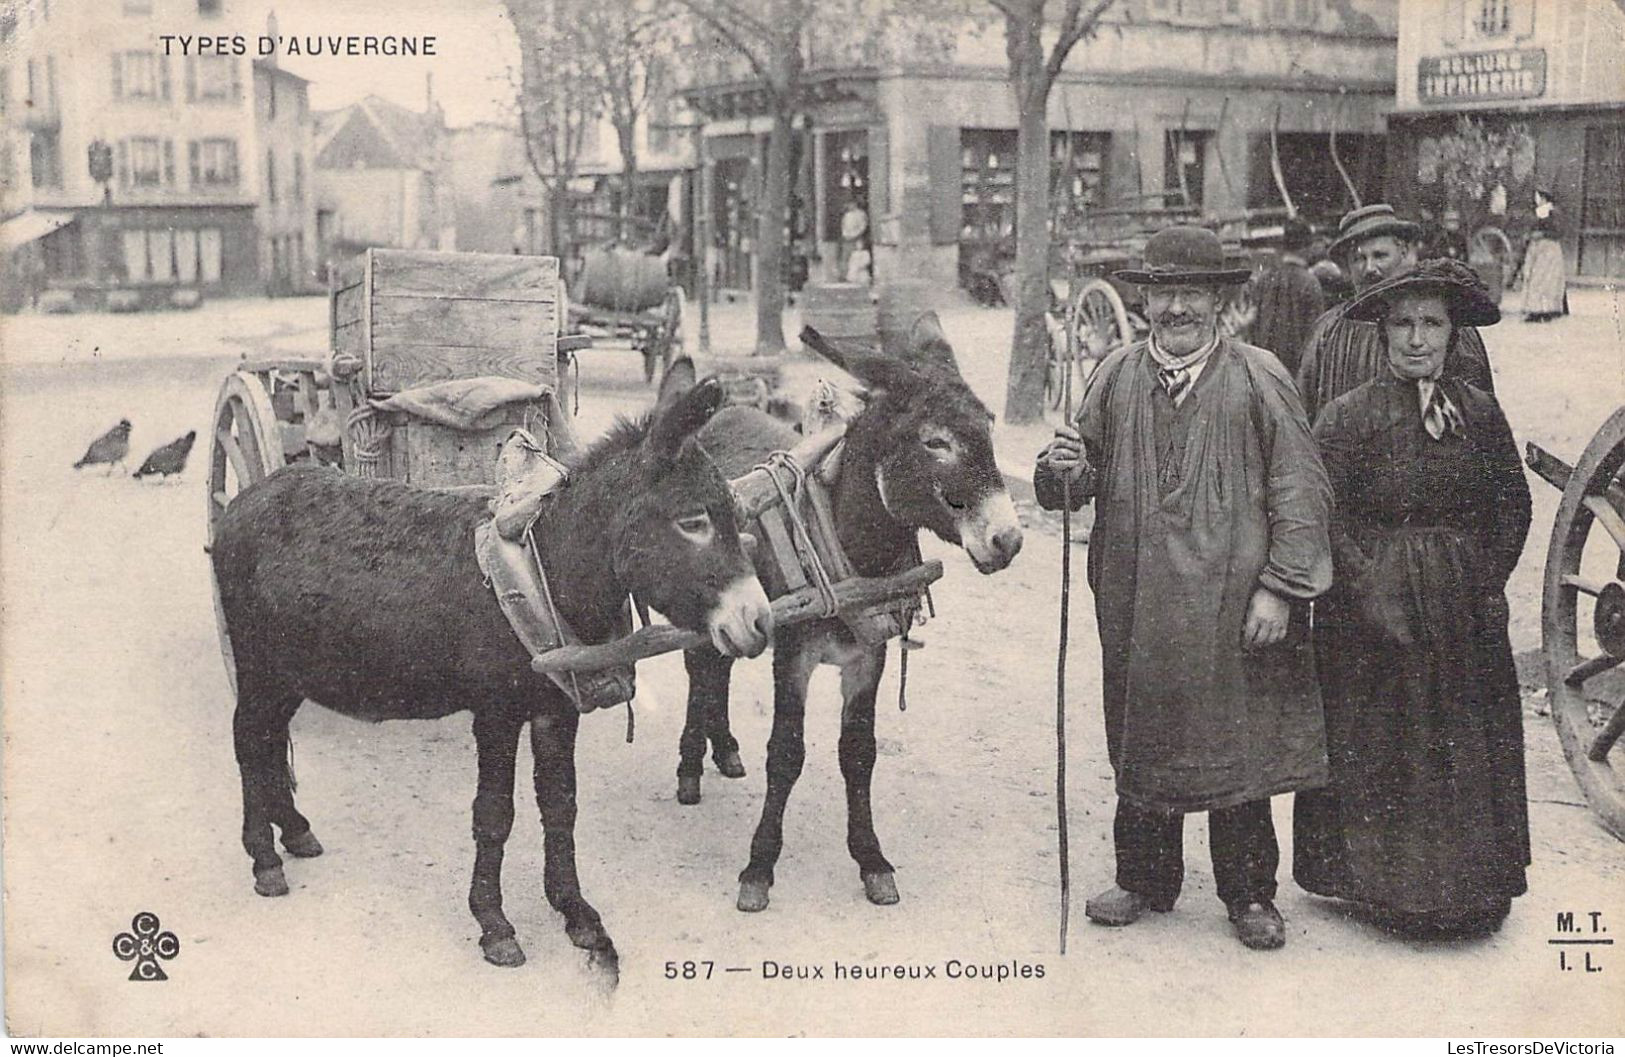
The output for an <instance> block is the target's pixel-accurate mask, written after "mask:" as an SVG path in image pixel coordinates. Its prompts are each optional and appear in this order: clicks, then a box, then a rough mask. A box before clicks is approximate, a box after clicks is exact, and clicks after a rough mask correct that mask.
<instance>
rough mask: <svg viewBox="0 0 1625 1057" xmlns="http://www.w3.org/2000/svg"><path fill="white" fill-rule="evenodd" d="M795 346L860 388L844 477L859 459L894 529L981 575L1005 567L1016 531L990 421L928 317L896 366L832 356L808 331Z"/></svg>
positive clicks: (890, 360)
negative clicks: (926, 541) (864, 393)
mask: <svg viewBox="0 0 1625 1057" xmlns="http://www.w3.org/2000/svg"><path fill="white" fill-rule="evenodd" d="M801 340H802V342H803V343H804V344H805V345H807V347H809V348H811V349H813V350H814V351H816V352H818V353H819V354H820V355H822V356H823V357H824V358H825V359H827V360H829V361H830V362H832V363H834V364H835V365H836V366H837V367H839V368H841V369H842V370H844V371H846V372H847V373H848V374H851V375H852V376H853V377H855V378H857V379H858V380H859V381H861V382H862V383H863V384H864V385H866V386H867V387H868V388H869V391H870V395H869V406H868V410H867V411H866V412H865V413H864V414H863V415H862V416H860V419H859V421H857V422H854V423H853V427H852V429H851V431H849V433H848V446H847V450H848V457H849V458H850V459H852V461H851V462H849V463H848V472H851V471H852V470H853V469H856V467H857V466H858V465H860V464H862V463H863V462H864V461H865V459H864V458H861V457H860V456H867V458H868V459H872V461H873V471H872V472H873V474H874V481H875V486H876V488H877V490H878V491H879V493H880V502H881V504H882V505H883V506H884V507H885V509H886V512H887V513H888V514H890V515H891V517H892V519H893V520H895V521H897V522H898V523H899V524H901V525H904V526H906V527H908V528H924V529H929V530H930V531H932V532H934V533H936V534H937V536H939V537H941V538H942V539H943V540H944V541H945V542H948V543H952V544H955V545H958V546H961V547H963V548H964V549H965V552H966V553H967V554H969V555H970V558H971V561H972V562H974V563H975V564H976V568H977V569H979V570H980V571H982V572H984V573H992V572H997V571H999V570H1000V569H1003V568H1004V567H1005V566H1007V565H1009V564H1010V562H1011V561H1012V560H1013V559H1014V558H1015V556H1016V553H1017V552H1018V551H1020V550H1021V542H1022V537H1021V523H1020V521H1019V520H1017V518H1016V509H1015V505H1014V504H1013V503H1012V502H1011V501H1010V493H1009V492H1007V491H1006V490H1005V487H1004V478H1003V477H1002V476H1001V475H1000V474H999V467H998V464H997V463H996V462H995V461H994V458H993V434H992V424H993V415H992V414H991V413H990V412H989V411H988V409H987V407H986V406H985V405H983V403H982V402H981V401H980V400H978V399H977V398H976V394H974V393H972V392H971V390H970V387H969V386H967V385H966V384H965V380H964V379H963V378H961V377H960V375H959V365H958V364H957V363H956V362H955V360H954V350H953V347H952V346H950V345H949V344H948V339H947V337H946V336H945V335H944V334H943V332H942V323H941V322H940V321H939V320H938V319H937V314H936V313H935V312H927V313H926V314H924V315H922V316H921V317H920V318H919V319H918V320H917V321H916V322H915V324H914V327H913V329H912V331H911V332H910V334H909V338H908V342H907V346H906V348H905V349H903V350H901V351H902V355H901V356H899V357H894V356H888V355H884V354H881V353H877V352H874V351H871V350H864V351H851V350H840V349H836V348H834V347H832V346H830V344H829V343H828V342H826V341H825V340H824V339H823V337H822V336H821V335H819V334H818V332H817V331H815V330H813V329H812V328H810V327H808V328H806V329H804V330H803V331H802V333H801Z"/></svg>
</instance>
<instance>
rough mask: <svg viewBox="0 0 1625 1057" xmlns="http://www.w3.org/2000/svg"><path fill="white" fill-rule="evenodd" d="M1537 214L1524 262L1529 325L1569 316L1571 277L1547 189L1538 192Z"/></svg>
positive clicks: (1524, 301) (1536, 196)
mask: <svg viewBox="0 0 1625 1057" xmlns="http://www.w3.org/2000/svg"><path fill="white" fill-rule="evenodd" d="M1534 214H1535V218H1534V224H1533V226H1532V227H1531V228H1530V231H1529V245H1528V247H1527V248H1526V249H1525V250H1524V258H1523V318H1524V322H1526V323H1545V322H1548V321H1550V320H1553V319H1556V318H1557V317H1558V316H1566V315H1568V314H1569V293H1568V277H1567V276H1566V275H1565V274H1564V264H1563V247H1562V245H1561V244H1560V243H1559V242H1558V238H1559V237H1560V236H1561V234H1562V229H1561V219H1560V217H1559V214H1558V209H1557V204H1556V203H1555V202H1554V201H1553V200H1552V196H1551V193H1550V192H1548V191H1546V190H1545V189H1536V191H1535V209H1534Z"/></svg>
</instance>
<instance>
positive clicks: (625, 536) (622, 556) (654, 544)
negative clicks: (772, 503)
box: [612, 384, 773, 657]
mask: <svg viewBox="0 0 1625 1057" xmlns="http://www.w3.org/2000/svg"><path fill="white" fill-rule="evenodd" d="M722 399H723V393H722V389H721V388H720V387H719V386H717V385H715V384H701V385H698V386H695V387H694V388H692V389H690V390H688V391H687V392H683V393H680V394H677V393H673V394H672V395H671V396H670V397H669V398H668V399H662V400H661V402H660V403H659V404H657V405H656V407H655V410H654V412H653V414H652V417H651V420H650V424H649V428H648V432H647V433H646V434H645V436H644V438H643V441H642V443H641V444H640V445H639V449H638V452H637V458H636V460H635V469H634V470H633V477H634V479H633V480H625V481H621V482H619V483H618V488H619V490H620V495H619V497H618V501H617V507H618V509H617V517H616V518H615V519H614V521H613V524H614V528H613V529H612V532H613V535H614V539H613V540H612V545H613V563H614V569H615V575H616V579H617V580H618V582H620V583H621V584H624V585H626V586H627V587H629V588H630V589H631V591H632V592H633V593H634V594H635V595H636V596H637V597H638V598H640V599H641V600H643V601H644V602H646V603H648V604H649V606H650V607H651V608H653V609H655V610H658V611H659V612H660V613H662V614H663V615H664V616H665V617H666V618H667V619H668V620H670V621H671V622H672V623H673V624H676V625H677V626H679V627H686V628H694V629H704V630H705V631H707V632H708V633H709V634H710V636H711V642H712V645H714V646H715V647H716V648H717V650H718V651H719V652H720V653H722V654H724V655H726V656H731V657H732V656H746V657H754V656H756V655H757V654H759V653H761V652H762V651H763V650H764V649H766V648H767V644H768V640H769V638H770V637H771V635H772V633H773V611H772V610H771V609H770V608H769V606H768V601H767V595H766V593H765V592H763V590H762V585H761V583H760V582H759V581H758V580H757V579H756V570H755V569H754V567H753V566H752V565H751V562H750V557H749V556H748V555H747V554H746V552H745V541H744V540H743V539H742V538H741V533H740V531H739V522H738V519H737V517H736V515H735V513H734V501H733V493H732V492H731V491H730V490H729V489H728V482H727V481H726V480H725V479H724V478H723V476H722V473H721V471H719V470H718V469H717V467H716V464H715V463H713V462H712V461H711V457H710V456H709V455H707V454H706V453H705V450H704V449H703V448H701V447H700V445H699V442H698V441H697V440H695V439H694V433H695V432H696V431H697V430H698V429H699V428H700V427H701V426H703V425H704V424H705V422H706V420H708V419H709V418H710V417H711V415H712V414H713V413H714V412H715V411H716V409H717V408H718V407H720V406H721V405H722Z"/></svg>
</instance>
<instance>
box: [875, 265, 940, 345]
mask: <svg viewBox="0 0 1625 1057" xmlns="http://www.w3.org/2000/svg"><path fill="white" fill-rule="evenodd" d="M937 285H938V284H936V283H933V282H930V281H928V280H924V279H892V280H890V281H888V282H886V283H883V284H882V285H881V287H880V309H879V312H878V313H877V317H876V319H877V323H878V327H877V330H878V333H879V334H880V346H881V348H883V349H886V350H888V351H890V350H896V349H903V348H905V347H906V346H907V343H908V334H909V331H910V330H912V329H913V327H914V321H915V320H917V319H919V318H920V316H921V315H923V314H924V313H926V312H929V311H931V310H932V309H933V308H935V307H936V290H937Z"/></svg>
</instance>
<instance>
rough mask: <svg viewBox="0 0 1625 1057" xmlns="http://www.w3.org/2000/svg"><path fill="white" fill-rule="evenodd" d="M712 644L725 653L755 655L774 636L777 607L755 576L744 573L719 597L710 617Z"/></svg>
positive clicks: (709, 629) (708, 625)
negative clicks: (773, 605)
mask: <svg viewBox="0 0 1625 1057" xmlns="http://www.w3.org/2000/svg"><path fill="white" fill-rule="evenodd" d="M706 630H707V631H709V632H710V634H711V645H713V646H715V647H716V649H717V652H718V653H720V654H722V655H723V656H724V657H755V656H756V655H758V654H760V653H761V652H762V651H763V650H765V649H767V645H768V643H769V642H771V641H772V640H773V607H772V605H771V604H770V603H769V602H768V600H767V592H766V591H763V590H762V584H761V582H760V581H759V580H757V579H756V577H754V576H741V577H740V578H739V579H737V580H735V581H734V582H733V583H731V584H729V585H728V586H727V587H726V588H725V589H724V590H723V592H722V594H721V596H720V597H718V599H717V604H716V606H715V608H713V609H712V610H711V617H710V619H709V620H707V621H706Z"/></svg>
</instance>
